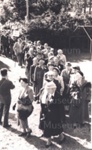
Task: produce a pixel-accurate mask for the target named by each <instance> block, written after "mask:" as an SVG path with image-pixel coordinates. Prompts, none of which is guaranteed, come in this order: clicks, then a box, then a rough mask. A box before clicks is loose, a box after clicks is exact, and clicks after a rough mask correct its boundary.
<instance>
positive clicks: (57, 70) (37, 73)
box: [0, 38, 91, 147]
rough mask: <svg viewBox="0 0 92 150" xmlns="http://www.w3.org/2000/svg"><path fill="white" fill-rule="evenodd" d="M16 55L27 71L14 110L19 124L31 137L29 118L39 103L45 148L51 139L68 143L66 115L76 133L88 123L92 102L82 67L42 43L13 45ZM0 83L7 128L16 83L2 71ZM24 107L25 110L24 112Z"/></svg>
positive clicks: (89, 87)
mask: <svg viewBox="0 0 92 150" xmlns="http://www.w3.org/2000/svg"><path fill="white" fill-rule="evenodd" d="M13 52H14V55H15V56H16V58H17V61H18V64H19V66H20V67H25V75H26V78H20V80H19V82H20V84H21V87H22V89H21V90H20V92H19V98H18V101H17V102H16V104H15V105H14V106H13V109H15V106H16V109H17V113H18V124H20V125H21V128H22V129H23V132H22V133H21V134H20V136H26V135H27V136H29V135H30V134H31V132H32V130H31V129H30V128H29V125H28V120H27V119H28V117H29V116H30V115H31V114H32V112H33V101H37V103H40V106H41V112H40V119H39V128H40V129H41V130H42V131H43V135H42V136H44V137H46V138H47V139H48V140H47V143H46V147H49V146H51V137H52V136H56V135H58V136H59V143H62V142H63V141H64V140H65V137H64V134H63V124H64V123H66V122H67V121H66V117H65V114H66V112H67V113H68V114H69V123H70V124H72V127H73V128H74V129H75V128H77V127H78V126H79V125H80V126H83V125H84V124H85V122H86V121H87V122H89V111H88V103H89V102H90V100H91V83H90V82H88V81H86V79H85V75H84V73H83V72H82V71H81V69H80V67H79V66H74V67H73V66H72V64H71V63H70V62H67V59H66V56H65V55H64V53H63V50H62V49H58V50H57V52H56V51H55V50H54V48H52V47H50V46H49V45H48V44H47V43H45V44H44V45H42V44H41V41H34V42H32V41H28V40H27V39H25V40H24V41H23V40H21V39H20V38H19V39H18V40H17V41H16V42H15V43H14V45H13ZM1 76H2V79H1V81H0V123H1V118H2V113H3V109H4V121H3V123H2V124H3V127H8V126H9V124H8V114H9V108H10V103H11V96H10V89H13V88H14V85H13V83H12V82H11V81H10V80H9V79H8V78H7V70H6V69H1ZM24 107H25V108H24Z"/></svg>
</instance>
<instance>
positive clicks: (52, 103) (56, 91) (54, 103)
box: [40, 71, 64, 147]
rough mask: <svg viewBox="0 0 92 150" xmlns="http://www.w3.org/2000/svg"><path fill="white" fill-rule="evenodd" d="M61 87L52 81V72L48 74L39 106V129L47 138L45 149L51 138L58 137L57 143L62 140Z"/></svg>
mask: <svg viewBox="0 0 92 150" xmlns="http://www.w3.org/2000/svg"><path fill="white" fill-rule="evenodd" d="M60 89H61V85H60V84H59V82H58V81H57V80H55V79H54V72H53V71H52V72H51V71H50V73H48V81H47V84H46V85H45V87H44V90H43V92H42V94H41V95H40V99H41V104H42V105H43V104H44V109H43V108H42V107H41V108H42V110H41V116H40V129H42V130H43V133H44V134H43V135H44V136H45V137H47V139H48V140H47V143H46V147H49V146H50V145H51V136H56V135H59V142H60V143H61V142H62V141H63V140H64V135H63V134H62V131H63V129H62V121H63V117H62V116H63V115H62V100H61V95H60Z"/></svg>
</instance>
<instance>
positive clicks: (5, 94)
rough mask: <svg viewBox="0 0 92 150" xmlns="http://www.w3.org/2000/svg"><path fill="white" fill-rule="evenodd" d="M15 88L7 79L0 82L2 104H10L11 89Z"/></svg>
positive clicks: (0, 100)
mask: <svg viewBox="0 0 92 150" xmlns="http://www.w3.org/2000/svg"><path fill="white" fill-rule="evenodd" d="M14 88H15V86H14V85H13V83H12V82H11V81H10V80H8V79H5V78H3V79H1V80H0V95H1V96H2V98H0V102H1V103H4V104H9V103H10V102H11V92H10V90H11V89H14ZM1 96H0V97H1Z"/></svg>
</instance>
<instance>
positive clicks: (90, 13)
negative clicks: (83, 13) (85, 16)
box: [89, 0, 91, 14]
mask: <svg viewBox="0 0 92 150" xmlns="http://www.w3.org/2000/svg"><path fill="white" fill-rule="evenodd" d="M89 14H91V0H90V1H89Z"/></svg>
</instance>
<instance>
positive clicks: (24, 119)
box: [16, 78, 34, 137]
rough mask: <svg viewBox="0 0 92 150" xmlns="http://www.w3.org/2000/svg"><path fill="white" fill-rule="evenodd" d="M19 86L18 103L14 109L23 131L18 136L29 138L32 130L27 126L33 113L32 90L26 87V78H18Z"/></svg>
mask: <svg viewBox="0 0 92 150" xmlns="http://www.w3.org/2000/svg"><path fill="white" fill-rule="evenodd" d="M19 82H20V84H21V90H20V92H19V97H18V102H17V105H16V107H17V108H16V109H17V112H18V123H19V125H20V127H21V129H22V130H23V131H22V133H20V134H19V136H27V137H29V136H30V134H31V132H32V130H31V129H30V128H29V125H28V117H29V116H30V115H31V113H32V111H33V105H32V102H33V100H34V97H33V90H32V88H31V87H30V86H29V85H28V79H27V78H20V80H19Z"/></svg>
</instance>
